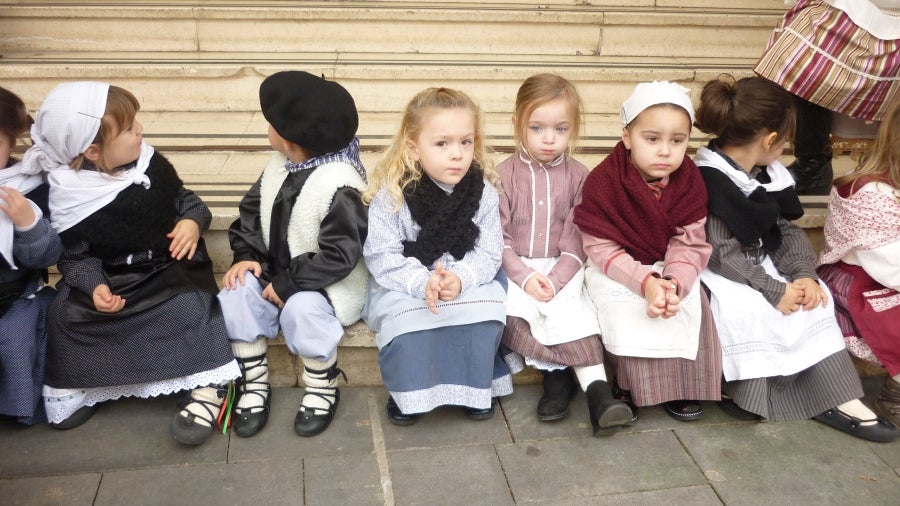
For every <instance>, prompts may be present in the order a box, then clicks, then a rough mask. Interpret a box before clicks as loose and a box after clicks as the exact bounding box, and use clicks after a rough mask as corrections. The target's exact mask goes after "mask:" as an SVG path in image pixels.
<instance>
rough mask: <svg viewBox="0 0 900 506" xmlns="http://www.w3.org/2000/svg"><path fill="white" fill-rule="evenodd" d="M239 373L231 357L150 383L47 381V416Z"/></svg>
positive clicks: (53, 418)
mask: <svg viewBox="0 0 900 506" xmlns="http://www.w3.org/2000/svg"><path fill="white" fill-rule="evenodd" d="M240 375H241V369H240V367H238V364H237V361H236V360H232V361H231V362H229V363H227V364H225V365H223V366H221V367H217V368H215V369H210V370H209V371H203V372H198V373H196V374H191V375H190V376H182V377H180V378H173V379H168V380H163V381H152V382H149V383H138V384H133V385H116V386H111V387H97V388H53V387H50V386H47V385H44V391H43V395H44V408H45V410H46V411H47V420H48V421H49V422H50V423H59V422H62V421H63V420H65V419H66V418H69V417H70V416H72V414H73V413H75V412H76V411H78V410H79V409H80V408H82V407H83V406H93V405H94V404H97V403H98V402H104V401H110V400H113V399H119V398H121V397H141V398H144V399H146V398H149V397H156V396H159V395H168V394H171V393H175V392H180V391H183V390H193V389H194V388H197V387H205V386H207V385H221V384H224V383H227V382H228V381H231V380H233V379H236V378H238V377H240Z"/></svg>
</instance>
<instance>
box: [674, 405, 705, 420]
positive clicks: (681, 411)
mask: <svg viewBox="0 0 900 506" xmlns="http://www.w3.org/2000/svg"><path fill="white" fill-rule="evenodd" d="M665 408H666V413H668V414H669V416H671V417H672V418H674V419H676V420H679V421H682V422H692V421H694V420H699V419H700V418H701V417H702V416H703V408H702V407H701V406H700V402H698V401H690V400H678V401H669V402H667V403H665Z"/></svg>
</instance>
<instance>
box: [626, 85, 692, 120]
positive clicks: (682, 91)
mask: <svg viewBox="0 0 900 506" xmlns="http://www.w3.org/2000/svg"><path fill="white" fill-rule="evenodd" d="M659 104H674V105H677V106H679V107H681V108H682V109H684V111H685V112H686V113H688V116H689V117H690V118H691V124H692V125H693V124H694V105H693V104H692V103H691V90H689V89H687V88H685V87H684V86H682V85H680V84H677V83H672V82H669V81H653V82H652V83H639V84H638V85H637V86H635V87H634V91H633V92H632V93H631V96H630V97H628V99H627V100H625V102H623V103H622V110H621V116H622V124H623V125H628V124H629V123H631V122H632V121H634V118H637V116H638V114H640V113H641V111H643V110H644V109H646V108H648V107H651V106H654V105H659Z"/></svg>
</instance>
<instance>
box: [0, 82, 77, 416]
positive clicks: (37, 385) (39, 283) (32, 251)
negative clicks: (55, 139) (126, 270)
mask: <svg viewBox="0 0 900 506" xmlns="http://www.w3.org/2000/svg"><path fill="white" fill-rule="evenodd" d="M30 122H31V118H30V117H29V116H28V112H27V111H26V109H25V104H24V103H23V102H22V100H21V99H20V98H19V97H17V96H16V95H15V94H13V93H11V92H9V91H7V90H5V89H3V88H0V416H2V417H10V418H12V419H14V420H16V421H18V422H20V423H24V424H28V425H31V424H34V423H38V422H42V421H44V419H45V417H44V405H43V402H41V387H42V386H43V383H44V354H45V350H46V347H47V328H46V325H45V315H46V312H47V306H49V305H50V302H51V301H52V300H53V296H54V295H55V294H56V292H55V291H54V290H53V288H49V287H46V286H44V283H45V281H46V279H47V267H49V266H51V265H53V264H55V263H56V260H57V259H58V258H59V254H60V253H61V252H62V245H61V243H60V241H59V236H57V235H56V233H55V232H53V229H52V228H51V227H50V220H49V219H48V213H47V185H46V184H44V180H43V178H42V177H41V176H40V174H28V173H25V172H23V171H22V164H20V163H16V162H17V160H15V159H13V158H11V157H10V153H11V152H12V150H13V149H14V148H15V146H16V139H17V138H19V137H20V136H21V135H22V134H24V133H26V132H27V131H28V125H29V123H30Z"/></svg>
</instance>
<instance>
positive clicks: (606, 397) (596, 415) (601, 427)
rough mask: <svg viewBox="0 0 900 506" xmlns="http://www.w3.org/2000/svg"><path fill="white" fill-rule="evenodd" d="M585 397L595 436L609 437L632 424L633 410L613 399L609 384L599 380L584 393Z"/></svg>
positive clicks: (623, 402)
mask: <svg viewBox="0 0 900 506" xmlns="http://www.w3.org/2000/svg"><path fill="white" fill-rule="evenodd" d="M584 396H585V398H586V399H587V405H588V416H589V417H590V418H591V427H592V428H593V430H594V436H609V435H612V434H614V433H616V432H618V431H619V429H621V428H622V427H625V426H626V425H631V424H632V422H631V418H632V416H633V414H632V412H631V408H629V407H628V404H625V401H620V400H618V399H614V398H613V395H612V389H611V388H610V387H609V383H607V382H605V381H599V380H598V381H594V382H592V383H591V384H590V385H588V387H587V390H585V391H584Z"/></svg>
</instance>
